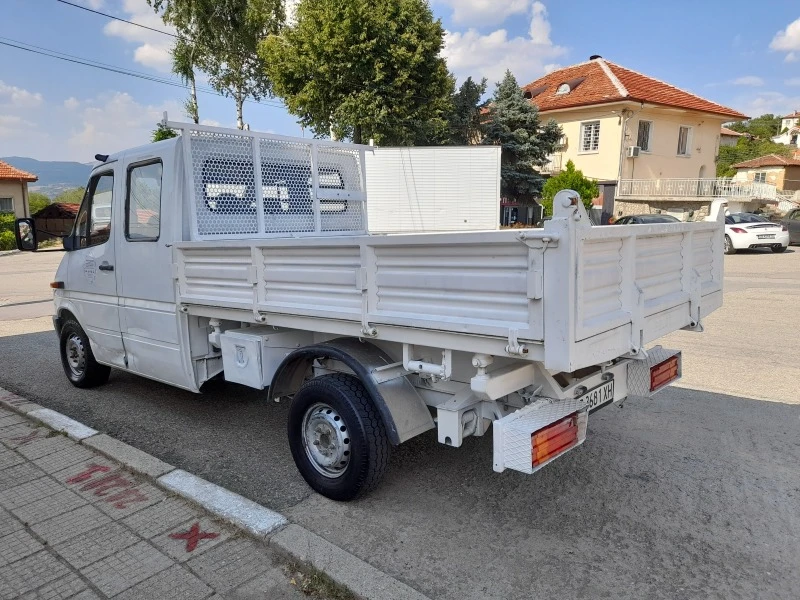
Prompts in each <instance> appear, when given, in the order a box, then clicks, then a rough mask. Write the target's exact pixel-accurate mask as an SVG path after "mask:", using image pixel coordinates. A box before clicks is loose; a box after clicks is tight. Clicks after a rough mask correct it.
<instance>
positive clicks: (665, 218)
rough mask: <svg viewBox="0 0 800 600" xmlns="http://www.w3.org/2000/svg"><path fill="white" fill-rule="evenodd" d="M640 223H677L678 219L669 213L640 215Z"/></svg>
mask: <svg viewBox="0 0 800 600" xmlns="http://www.w3.org/2000/svg"><path fill="white" fill-rule="evenodd" d="M639 219H641V222H642V223H678V222H679V221H678V219H676V218H675V217H673V216H671V215H642V216H641V217H639Z"/></svg>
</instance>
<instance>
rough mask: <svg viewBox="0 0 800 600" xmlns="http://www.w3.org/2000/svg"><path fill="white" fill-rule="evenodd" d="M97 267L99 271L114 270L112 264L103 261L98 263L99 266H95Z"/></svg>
mask: <svg viewBox="0 0 800 600" xmlns="http://www.w3.org/2000/svg"><path fill="white" fill-rule="evenodd" d="M97 268H98V269H100V270H101V271H113V270H114V265H110V264H108V263H107V262H103V263H100V266H99V267H97Z"/></svg>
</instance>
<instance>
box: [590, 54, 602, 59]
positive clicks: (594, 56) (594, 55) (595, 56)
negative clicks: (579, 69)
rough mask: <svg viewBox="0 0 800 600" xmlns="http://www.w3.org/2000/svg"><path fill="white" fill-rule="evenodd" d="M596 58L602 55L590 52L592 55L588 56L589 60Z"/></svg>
mask: <svg viewBox="0 0 800 600" xmlns="http://www.w3.org/2000/svg"><path fill="white" fill-rule="evenodd" d="M598 58H603V57H602V56H600V55H599V54H592V55H591V56H590V57H589V60H597V59H598Z"/></svg>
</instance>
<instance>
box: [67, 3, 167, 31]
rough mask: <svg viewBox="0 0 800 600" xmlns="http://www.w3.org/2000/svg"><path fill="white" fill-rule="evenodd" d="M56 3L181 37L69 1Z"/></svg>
mask: <svg viewBox="0 0 800 600" xmlns="http://www.w3.org/2000/svg"><path fill="white" fill-rule="evenodd" d="M56 2H60V3H61V4H66V5H67V6H72V7H74V8H80V9H81V10H85V11H86V12H90V13H94V14H96V15H100V16H103V17H106V18H108V19H114V20H115V21H121V22H123V23H127V24H128V25H135V26H136V27H141V28H142V29H149V30H150V31H155V32H156V33H162V34H164V35H170V36H172V37H174V38H180V37H181V36H179V35H175V34H174V33H170V32H169V31H164V30H163V29H156V28H155V27H148V26H147V25H142V24H141V23H134V22H133V21H128V20H126V19H123V18H122V17H115V16H114V15H109V14H108V13H104V12H101V11H99V10H94V9H93V8H89V7H88V6H81V5H80V4H73V3H72V2H67V0H56Z"/></svg>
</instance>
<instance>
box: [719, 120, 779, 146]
mask: <svg viewBox="0 0 800 600" xmlns="http://www.w3.org/2000/svg"><path fill="white" fill-rule="evenodd" d="M726 127H727V128H728V129H733V130H734V131H738V132H739V133H746V134H748V135H751V136H753V137H757V138H761V139H762V140H768V139H770V138H772V137H775V136H776V135H778V134H779V133H781V118H780V117H779V116H777V115H773V114H765V115H761V116H760V117H756V118H754V119H750V120H748V121H736V122H734V123H730V124H728V125H726Z"/></svg>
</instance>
